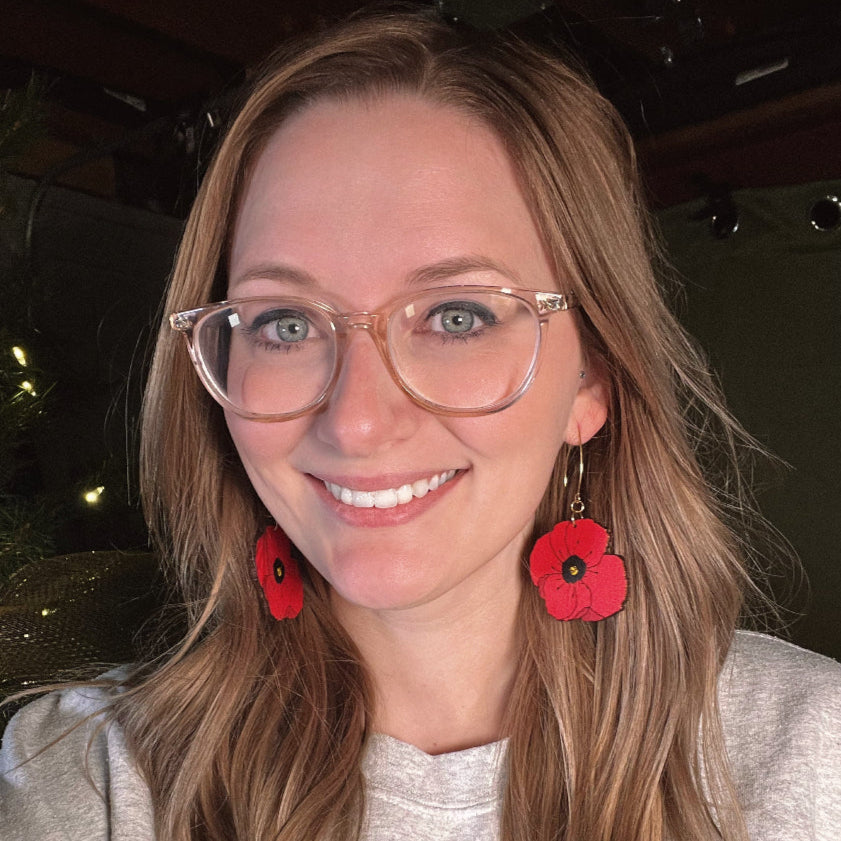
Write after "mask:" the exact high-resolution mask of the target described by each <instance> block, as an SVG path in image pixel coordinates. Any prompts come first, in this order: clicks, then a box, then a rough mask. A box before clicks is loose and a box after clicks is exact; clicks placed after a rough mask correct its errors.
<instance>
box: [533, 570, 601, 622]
mask: <svg viewBox="0 0 841 841" xmlns="http://www.w3.org/2000/svg"><path fill="white" fill-rule="evenodd" d="M540 595H541V597H542V598H543V600H544V601H545V602H546V610H547V611H548V612H549V615H550V616H554V617H555V619H561V620H569V619H578V618H579V617H580V616H581V615H582V614H583V613H584V612H585V611H586V610H587V609H588V608H589V606H590V605H589V594H588V592H587V588H585V587H581V586H579V585H577V584H567V582H566V581H564V579H563V576H561V575H547V576H546V577H545V578H543V579H542V580H541V582H540Z"/></svg>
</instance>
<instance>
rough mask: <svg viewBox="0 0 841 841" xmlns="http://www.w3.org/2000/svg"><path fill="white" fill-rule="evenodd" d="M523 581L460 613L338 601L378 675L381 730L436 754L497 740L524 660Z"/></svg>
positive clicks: (376, 723) (377, 726) (376, 724)
mask: <svg viewBox="0 0 841 841" xmlns="http://www.w3.org/2000/svg"><path fill="white" fill-rule="evenodd" d="M519 594H520V586H519V579H518V583H517V586H514V587H505V588H499V589H498V590H497V593H496V595H495V598H492V599H487V598H486V599H474V600H473V601H472V602H468V603H467V604H465V603H464V602H460V603H459V604H458V606H457V609H455V610H448V609H446V608H445V606H443V605H440V604H426V605H422V606H420V607H412V608H407V609H401V610H378V611H370V610H365V609H361V608H358V607H355V606H352V605H348V604H347V603H346V602H342V601H341V600H340V599H335V600H334V608H335V609H336V613H337V615H338V617H339V620H340V621H341V622H342V624H343V625H344V626H345V628H346V630H347V631H348V633H349V634H350V636H351V637H352V639H353V640H354V642H355V643H356V645H357V647H358V648H359V650H360V652H361V654H362V659H363V662H364V663H365V665H366V668H367V669H368V672H369V674H370V675H371V677H372V680H373V686H374V692H375V709H374V713H373V728H372V729H373V730H374V731H375V732H379V733H385V734H386V735H389V736H393V737H394V738H397V739H400V740H401V741H404V742H408V743H409V744H413V745H415V746H417V747H419V748H421V750H424V751H426V752H427V753H430V754H439V753H447V752H450V751H455V750H463V749H466V748H469V747H475V746H477V745H482V744H487V743H489V742H493V741H496V740H497V739H499V738H501V737H502V736H503V735H505V734H504V733H503V732H502V728H503V721H504V717H505V713H506V710H507V706H508V699H509V696H510V694H511V688H512V685H513V682H514V677H515V673H516V667H517V662H518V660H519V649H520V639H519V634H518V631H517V614H518V604H519Z"/></svg>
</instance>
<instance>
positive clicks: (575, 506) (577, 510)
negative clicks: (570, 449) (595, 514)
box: [569, 443, 584, 523]
mask: <svg viewBox="0 0 841 841" xmlns="http://www.w3.org/2000/svg"><path fill="white" fill-rule="evenodd" d="M583 481H584V445H583V444H581V443H579V445H578V488H577V489H576V491H575V498H574V499H573V500H572V502H571V503H570V506H569V510H570V517H569V519H570V521H571V522H573V523H574V522H575V520H576V518H577V517H580V516H581V515H582V514H583V513H584V501H583V500H582V499H581V484H582V482H583Z"/></svg>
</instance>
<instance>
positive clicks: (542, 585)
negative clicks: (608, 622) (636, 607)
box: [529, 444, 628, 622]
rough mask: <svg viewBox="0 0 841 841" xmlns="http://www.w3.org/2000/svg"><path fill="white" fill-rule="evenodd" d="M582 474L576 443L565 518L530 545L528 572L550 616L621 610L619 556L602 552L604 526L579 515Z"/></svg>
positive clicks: (595, 616) (623, 579)
mask: <svg viewBox="0 0 841 841" xmlns="http://www.w3.org/2000/svg"><path fill="white" fill-rule="evenodd" d="M583 477H584V450H583V448H582V446H581V445H580V444H579V446H578V490H577V491H576V494H575V498H574V499H573V501H572V503H571V504H570V506H569V507H570V518H569V519H568V520H564V521H563V522H561V523H558V524H557V525H556V526H555V528H553V529H552V531H551V532H549V534H544V535H543V536H542V537H540V538H538V540H537V542H536V543H535V544H534V548H533V549H532V550H531V556H530V558H529V572H530V573H531V580H532V581H533V582H534V584H535V586H537V588H538V589H539V590H540V596H541V598H542V599H543V601H545V602H546V609H547V610H548V611H549V613H550V615H551V616H554V617H555V619H561V620H563V621H568V620H570V619H583V620H584V621H585V622H598V621H599V620H600V619H606V618H607V617H608V616H613V614H614V613H618V612H619V611H620V610H622V607H623V605H624V604H625V597H626V596H627V594H628V579H627V576H626V574H625V562H624V561H623V560H622V558H621V557H620V556H619V555H607V554H605V553H606V552H607V544H608V541H609V540H610V535H609V534H608V532H607V530H606V529H604V528H603V527H602V526H600V525H599V524H598V523H597V522H595V520H590V519H587V518H582V517H581V515H582V514H583V513H584V503H583V502H582V500H581V481H582V479H583ZM564 484H566V477H564Z"/></svg>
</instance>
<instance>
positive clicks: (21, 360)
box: [12, 345, 29, 368]
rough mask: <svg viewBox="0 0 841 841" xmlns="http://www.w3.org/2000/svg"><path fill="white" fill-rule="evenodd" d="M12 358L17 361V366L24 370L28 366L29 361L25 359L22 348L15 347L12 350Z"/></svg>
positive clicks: (24, 352)
mask: <svg viewBox="0 0 841 841" xmlns="http://www.w3.org/2000/svg"><path fill="white" fill-rule="evenodd" d="M12 356H14V358H15V359H17V361H18V364H19V365H21V366H23V367H24V368H25V367H26V366H27V365H28V364H29V360H28V359H27V358H26V351H25V350H24V349H23V348H22V347H18V346H17V345H15V346H14V347H13V348H12Z"/></svg>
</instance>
